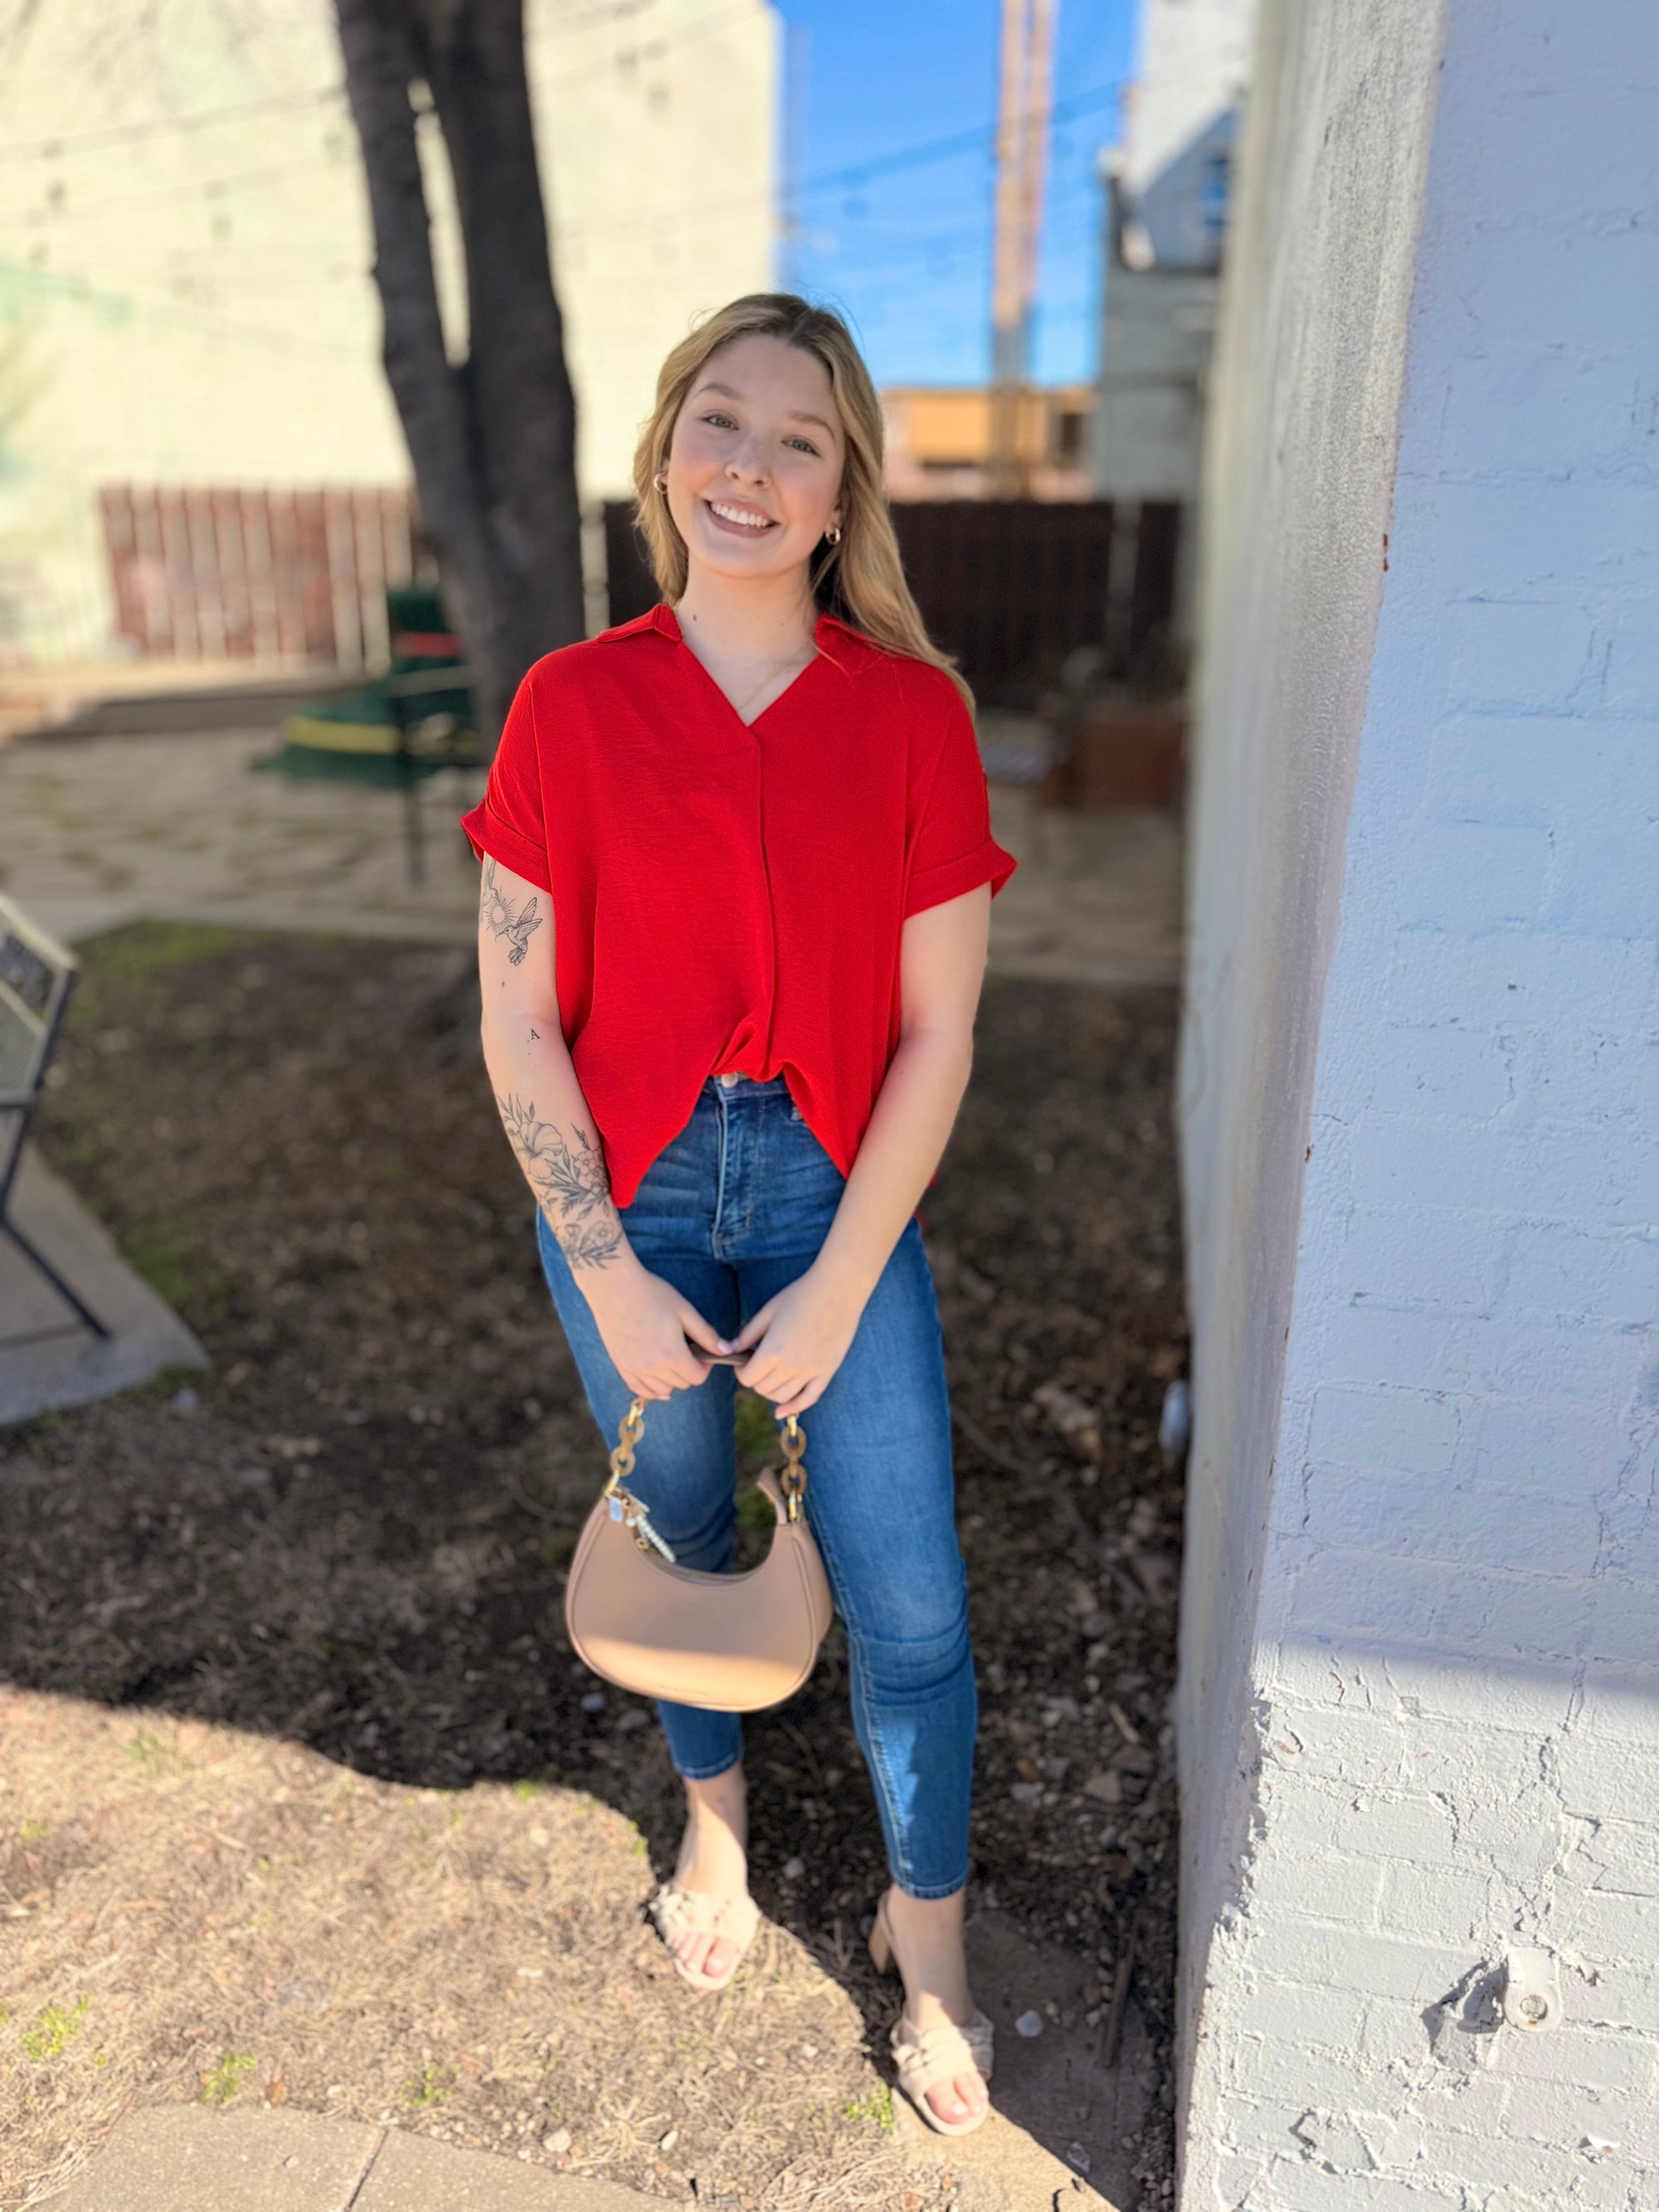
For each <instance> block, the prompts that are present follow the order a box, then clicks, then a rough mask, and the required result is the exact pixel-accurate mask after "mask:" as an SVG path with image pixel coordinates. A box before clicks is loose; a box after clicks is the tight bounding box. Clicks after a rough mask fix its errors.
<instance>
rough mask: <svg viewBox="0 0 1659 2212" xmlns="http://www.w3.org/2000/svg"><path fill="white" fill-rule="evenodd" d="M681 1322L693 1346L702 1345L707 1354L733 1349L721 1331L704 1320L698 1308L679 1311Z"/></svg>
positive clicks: (688, 1307) (690, 1307)
mask: <svg viewBox="0 0 1659 2212" xmlns="http://www.w3.org/2000/svg"><path fill="white" fill-rule="evenodd" d="M679 1322H680V1327H681V1328H683V1329H684V1331H685V1333H686V1334H687V1335H688V1336H689V1337H690V1340H691V1341H692V1342H693V1344H700V1345H701V1346H702V1348H703V1350H704V1351H705V1352H723V1351H730V1350H732V1349H733V1347H732V1346H729V1345H727V1344H726V1342H725V1340H724V1339H723V1338H722V1337H721V1335H720V1331H719V1329H717V1328H714V1327H713V1326H712V1325H711V1324H710V1323H709V1322H706V1321H705V1320H704V1319H703V1317H702V1315H701V1314H700V1313H699V1312H698V1311H697V1310H696V1306H691V1305H684V1306H682V1307H681V1308H680V1311H679Z"/></svg>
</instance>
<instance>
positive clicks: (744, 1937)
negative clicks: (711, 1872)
mask: <svg viewBox="0 0 1659 2212" xmlns="http://www.w3.org/2000/svg"><path fill="white" fill-rule="evenodd" d="M648 1910H649V1911H650V1914H651V1917H652V1918H653V1920H654V1921H655V1922H656V1923H657V1926H658V1928H659V1929H660V1930H661V1932H662V1934H663V1935H664V1936H666V1937H668V1938H669V1939H670V1941H671V1940H672V1939H673V1938H674V1937H675V1936H723V1937H725V1938H726V1940H727V1941H728V1942H733V1943H736V1944H737V1945H738V1947H739V1948H740V1949H744V1950H746V1949H747V1948H748V1947H749V1945H750V1943H752V1942H753V1941H754V1939H755V1930H756V1929H757V1928H758V1927H759V1925H760V1907H759V1905H757V1904H756V1902H755V1900H754V1899H753V1898H752V1897H750V1895H749V1894H748V1893H747V1892H746V1891H745V1892H744V1893H743V1895H742V1896H740V1897H731V1896H726V1897H716V1896H714V1895H712V1894H711V1893H709V1892H708V1891H707V1890H701V1889H682V1888H681V1887H680V1886H679V1884H678V1882H672V1881H665V1882H664V1883H663V1885H662V1887H661V1888H660V1889H659V1890H658V1891H657V1893H656V1894H655V1895H654V1896H653V1898H652V1899H651V1902H650V1905H649V1907H648Z"/></svg>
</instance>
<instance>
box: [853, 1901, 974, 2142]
mask: <svg viewBox="0 0 1659 2212" xmlns="http://www.w3.org/2000/svg"><path fill="white" fill-rule="evenodd" d="M870 1957H871V1959H872V1962H873V1963H874V1966H875V1969H876V1972H878V1974H889V1973H892V1972H895V1971H896V1968H897V1965H898V1956H897V1953H896V1949H895V1948H894V1944H893V1930H892V1928H891V1926H890V1923H889V1921H888V1918H887V1893H886V1892H885V1891H883V1893H882V1894H881V1896H880V1897H879V1898H878V1899H877V1901H876V1924H875V1926H874V1927H873V1928H872V1929H871V1930H870ZM994 2039H995V2030H994V2028H993V2027H992V2025H991V2023H990V2021H988V2020H987V2018H986V2017H985V2015H984V2014H983V2013H982V2012H980V2011H977V2010H975V2014H974V2016H973V2018H972V2020H970V2021H969V2023H968V2025H967V2026H966V2027H956V2026H954V2025H953V2024H952V2023H951V2021H939V2023H938V2025H937V2026H936V2027H930V2028H929V2029H927V2033H925V2034H919V2033H917V2031H916V2028H915V2024H914V2022H913V2021H911V2019H910V2017H909V2015H908V2013H903V2012H901V2013H900V2015H899V2016H898V2020H897V2021H896V2024H895V2026H894V2027H893V2030H892V2033H891V2034H890V2036H889V2038H888V2040H889V2042H890V2044H891V2045H892V2051H893V2063H894V2065H895V2066H896V2069H897V2071H898V2085H899V2087H900V2088H901V2089H902V2091H903V2092H904V2093H905V2095H906V2096H907V2097H908V2099H909V2100H910V2102H911V2104H912V2105H913V2106H915V2109H916V2112H918V2113H919V2114H920V2116H921V2118H923V2119H924V2120H926V2122H927V2124H928V2126H929V2127H930V2128H932V2129H933V2131H934V2133H935V2134H936V2135H941V2136H970V2135H972V2133H973V2132H974V2130H975V2128H978V2127H983V2125H984V2124H985V2121H986V2119H987V2116H988V2115H989V2112H990V2110H991V2107H990V2106H989V2104H988V2103H987V2105H986V2106H985V2109H984V2111H983V2112H976V2113H975V2116H974V2118H972V2119H970V2120H946V2119H942V2118H940V2116H939V2113H937V2112H935V2111H934V2110H933V2106H931V2105H930V2104H929V2103H928V2101H927V2092H928V2090H930V2089H931V2088H933V2087H935V2086H936V2085H937V2084H938V2083H939V2082H940V2081H950V2080H951V2079H952V2078H953V2077H954V2076H955V2075H958V2074H972V2073H975V2072H977V2073H980V2074H982V2075H984V2076H985V2079H986V2080H987V2081H989V2080H990V2078H991V2065H992V2060H993V2057H994Z"/></svg>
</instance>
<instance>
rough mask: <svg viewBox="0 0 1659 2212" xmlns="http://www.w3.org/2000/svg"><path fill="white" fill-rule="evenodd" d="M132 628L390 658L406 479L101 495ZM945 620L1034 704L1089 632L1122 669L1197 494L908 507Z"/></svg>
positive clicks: (307, 653)
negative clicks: (304, 487)
mask: <svg viewBox="0 0 1659 2212" xmlns="http://www.w3.org/2000/svg"><path fill="white" fill-rule="evenodd" d="M100 498H101V504H102V510H103V522H104V538H105V544H106V548H107V550H108V556H109V562H110V573H111V576H112V580H113V584H114V590H115V604H116V608H117V619H118V625H119V628H120V631H121V634H122V635H123V636H125V637H126V638H129V639H130V640H131V642H132V644H133V646H134V647H136V648H137V652H138V653H140V654H142V655H144V656H146V657H149V658H177V659H221V658H226V659H245V658H246V659H253V658H259V659H265V658H272V659H275V658H288V657H291V656H303V657H304V658H306V659H311V660H316V661H319V662H325V663H327V664H328V665H331V666H333V667H337V668H343V669H356V668H362V667H376V666H380V665H384V663H385V660H386V647H387V641H386V605H385V593H386V586H387V585H388V584H403V583H407V582H409V581H410V579H411V574H412V568H413V561H414V539H415V529H416V525H415V514H414V501H413V497H412V495H411V494H410V492H409V491H408V490H406V489H377V488H367V489H363V488H349V487H342V488H339V489H329V490H319V491H272V490H246V491H236V490H219V489H199V490H181V489H162V490H155V489H136V488H134V487H132V486H131V485H123V486H118V487H115V488H113V489H109V490H106V491H105V492H103V493H102V494H101V495H100ZM893 521H894V526H895V528H896V531H897V533H898V541H899V550H900V552H901V553H902V556H903V559H904V567H905V573H906V574H907V575H908V577H909V580H910V586H911V589H912V590H913V591H914V592H915V595H916V599H917V602H918V604H919V605H920V606H921V612H922V617H923V619H924V620H925V622H926V623H927V629H928V632H929V635H931V636H933V638H934V639H936V640H937V641H938V642H939V644H940V645H941V646H943V647H945V650H946V652H948V653H954V654H956V655H957V659H959V660H960V662H961V664H962V666H963V671H964V673H965V674H966V675H967V677H968V679H969V682H970V683H971V684H973V686H974V689H975V691H976V692H977V693H978V695H979V696H980V697H981V699H982V700H983V701H984V702H985V703H986V704H987V705H989V706H1009V707H1020V706H1028V705H1030V703H1032V702H1033V700H1034V698H1035V696H1036V693H1037V692H1038V691H1039V690H1042V689H1043V688H1044V687H1045V686H1047V685H1049V684H1053V683H1054V679H1055V678H1056V676H1057V675H1058V673H1059V671H1060V664H1061V663H1062V662H1063V661H1064V660H1065V659H1066V655H1067V654H1068V653H1072V652H1073V651H1074V650H1075V649H1076V648H1077V647H1079V646H1101V647H1104V648H1105V649H1106V652H1107V654H1108V657H1109V665H1110V666H1111V668H1112V670H1113V671H1114V672H1115V673H1119V674H1127V673H1130V672H1132V671H1136V670H1139V669H1144V668H1146V666H1147V665H1150V664H1151V663H1152V662H1154V661H1155V660H1156V658H1157V655H1158V652H1159V650H1160V648H1161V647H1162V645H1163V642H1164V638H1165V636H1166V635H1167V632H1168V629H1169V623H1170V608H1171V605H1172V601H1173V595H1174V591H1175V580H1176V547H1177V544H1178V539H1179V533H1180V528H1181V509H1180V508H1179V507H1176V506H1174V505H1170V504H1165V503H1163V502H1158V503H1152V502H1148V503H1145V504H1141V505H1128V506H1122V507H1116V508H1115V507H1113V505H1112V503H1111V502H1110V501H1105V500H1087V501H1043V500H924V501H900V502H897V503H896V504H895V506H894V507H893ZM605 558H606V568H607V573H608V577H609V589H610V614H611V621H612V622H613V623H619V622H626V621H628V620H629V618H630V617H632V616H634V615H636V614H642V613H643V612H644V611H646V609H647V607H650V606H653V605H655V603H656V599H657V588H656V585H655V583H654V582H653V580H652V577H651V574H650V570H649V568H647V564H646V561H645V556H644V549H643V546H642V544H641V540H640V538H639V535H638V533H637V532H636V531H635V527H634V521H633V506H632V502H631V501H620V500H619V501H611V502H610V503H609V504H607V506H606V507H605Z"/></svg>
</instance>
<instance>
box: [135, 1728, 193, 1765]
mask: <svg viewBox="0 0 1659 2212" xmlns="http://www.w3.org/2000/svg"><path fill="white" fill-rule="evenodd" d="M125 1751H126V1754H127V1757H128V1758H129V1759H132V1760H133V1761H134V1762H135V1763H136V1764H137V1765H139V1766H143V1767H147V1768H148V1769H149V1771H150V1772H151V1773H152V1774H162V1773H165V1772H166V1771H167V1769H168V1768H169V1767H173V1766H178V1765H182V1764H183V1762H182V1760H181V1759H180V1758H179V1753H177V1752H176V1751H175V1750H174V1749H173V1746H172V1745H171V1744H170V1743H164V1742H163V1741H162V1740H161V1737H160V1736H159V1735H151V1734H150V1732H149V1729H139V1731H138V1733H137V1735H135V1736H132V1737H130V1738H129V1739H128V1741H127V1743H126V1745H125Z"/></svg>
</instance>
